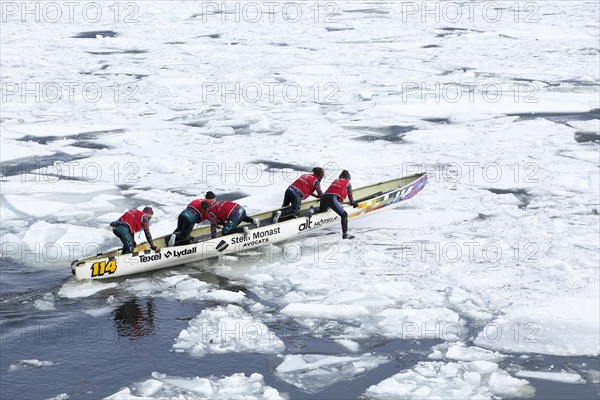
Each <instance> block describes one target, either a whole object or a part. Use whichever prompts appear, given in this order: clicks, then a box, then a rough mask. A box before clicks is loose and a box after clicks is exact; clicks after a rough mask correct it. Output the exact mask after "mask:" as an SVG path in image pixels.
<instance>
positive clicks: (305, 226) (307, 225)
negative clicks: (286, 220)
mask: <svg viewBox="0 0 600 400" xmlns="http://www.w3.org/2000/svg"><path fill="white" fill-rule="evenodd" d="M338 218H339V217H338V216H337V215H336V216H335V217H331V218H323V219H320V220H318V221H313V219H314V218H308V217H307V218H306V222H303V223H301V224H300V225H299V226H298V231H299V232H302V231H306V230H309V229H317V228H320V227H321V225H324V224H329V223H331V222H333V221H335V220H336V219H338Z"/></svg>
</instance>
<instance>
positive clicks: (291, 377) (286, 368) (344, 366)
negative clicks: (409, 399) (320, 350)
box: [275, 353, 390, 393]
mask: <svg viewBox="0 0 600 400" xmlns="http://www.w3.org/2000/svg"><path fill="white" fill-rule="evenodd" d="M388 361H390V360H389V358H386V357H382V356H376V355H374V354H370V353H367V354H361V355H357V356H331V355H320V354H304V355H302V354H292V355H286V356H285V358H284V359H283V362H282V363H281V364H279V365H278V366H277V368H275V374H276V375H277V376H278V377H279V378H280V379H282V380H283V381H285V382H287V383H289V384H291V385H294V386H296V387H298V388H300V389H301V390H303V391H305V392H308V393H316V392H319V391H321V390H323V389H324V388H325V387H327V386H330V385H332V384H334V383H336V382H340V381H344V380H351V379H354V378H356V377H357V376H359V375H362V374H364V373H366V372H368V371H370V370H372V369H374V368H377V367H378V366H379V365H381V364H383V363H386V362H388Z"/></svg>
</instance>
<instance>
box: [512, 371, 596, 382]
mask: <svg viewBox="0 0 600 400" xmlns="http://www.w3.org/2000/svg"><path fill="white" fill-rule="evenodd" d="M515 375H516V376H518V377H519V378H534V379H542V380H545V381H553V382H561V383H585V379H583V378H582V377H581V375H579V374H576V373H572V372H547V371H518V372H517V373H516V374H515Z"/></svg>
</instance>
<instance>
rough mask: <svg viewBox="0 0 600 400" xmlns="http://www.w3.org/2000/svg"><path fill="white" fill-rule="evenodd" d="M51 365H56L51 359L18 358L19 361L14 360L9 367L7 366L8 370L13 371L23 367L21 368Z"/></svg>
mask: <svg viewBox="0 0 600 400" xmlns="http://www.w3.org/2000/svg"><path fill="white" fill-rule="evenodd" d="M51 365H56V363H55V362H53V361H40V360H36V359H33V360H19V361H15V362H14V363H12V364H10V367H9V368H8V369H9V371H14V370H16V369H23V368H41V367H49V366H51Z"/></svg>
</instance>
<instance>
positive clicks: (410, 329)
mask: <svg viewBox="0 0 600 400" xmlns="http://www.w3.org/2000/svg"><path fill="white" fill-rule="evenodd" d="M374 320H375V321H376V324H375V327H374V328H373V329H374V330H375V331H377V332H379V333H380V334H381V335H384V336H386V337H392V338H401V339H427V338H430V339H433V338H437V339H442V340H446V341H454V340H458V339H459V338H460V335H461V334H462V331H463V328H464V323H463V322H462V321H461V319H460V316H459V315H458V314H457V313H455V312H454V311H452V310H450V309H448V308H443V307H434V308H423V309H387V310H384V311H382V312H380V313H378V314H376V315H375V316H374Z"/></svg>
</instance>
